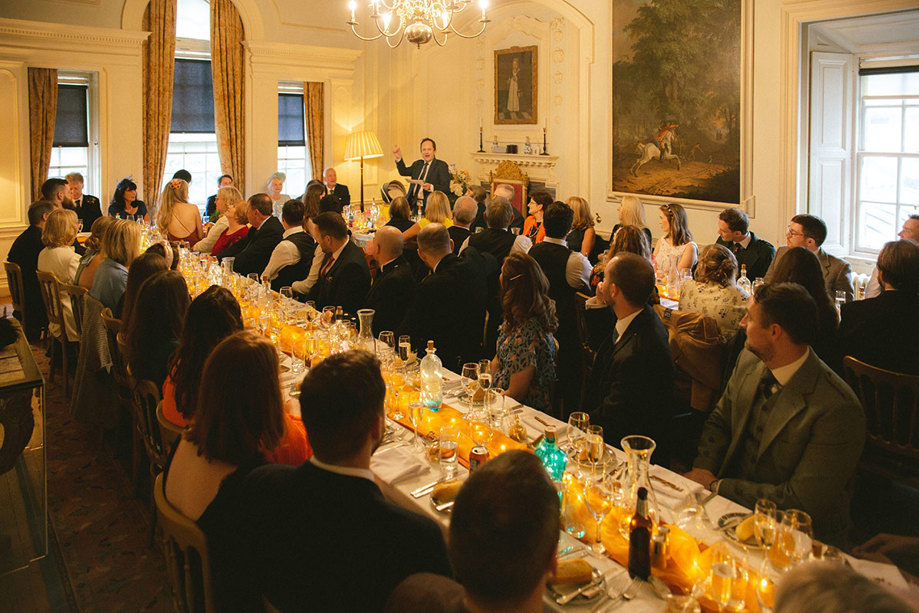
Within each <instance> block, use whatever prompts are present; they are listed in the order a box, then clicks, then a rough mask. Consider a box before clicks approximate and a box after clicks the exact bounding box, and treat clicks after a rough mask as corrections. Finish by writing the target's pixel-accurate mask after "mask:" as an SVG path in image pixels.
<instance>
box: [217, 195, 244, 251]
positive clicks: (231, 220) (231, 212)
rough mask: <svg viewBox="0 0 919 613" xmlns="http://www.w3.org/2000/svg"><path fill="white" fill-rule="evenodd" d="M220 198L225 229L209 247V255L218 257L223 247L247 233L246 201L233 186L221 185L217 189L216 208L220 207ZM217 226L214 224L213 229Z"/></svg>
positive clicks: (242, 237) (240, 238)
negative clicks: (212, 245) (222, 203)
mask: <svg viewBox="0 0 919 613" xmlns="http://www.w3.org/2000/svg"><path fill="white" fill-rule="evenodd" d="M221 200H223V201H224V205H223V206H224V211H223V215H222V216H221V217H220V218H221V219H226V229H225V230H224V231H223V232H222V233H221V234H220V236H218V237H217V242H215V243H214V247H213V248H212V249H211V255H213V256H214V257H220V254H221V253H222V252H223V250H224V249H226V248H227V247H229V246H230V245H232V244H233V243H235V242H236V241H239V240H242V239H244V238H246V236H248V235H249V226H248V225H247V224H248V223H249V218H248V216H247V214H246V209H247V207H248V203H247V202H246V200H245V199H244V198H243V196H242V194H241V193H239V190H238V189H236V188H235V187H221V188H220V189H219V190H217V208H218V210H219V209H220V206H221ZM216 227H217V226H214V228H212V229H211V231H212V232H213V230H214V229H215V228H216Z"/></svg>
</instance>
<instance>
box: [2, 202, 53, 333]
mask: <svg viewBox="0 0 919 613" xmlns="http://www.w3.org/2000/svg"><path fill="white" fill-rule="evenodd" d="M53 210H54V205H53V204H51V203H50V202H47V201H45V200H37V201H35V202H33V203H32V204H31V205H30V206H29V227H28V228H26V229H25V230H24V231H23V232H22V234H20V235H19V236H17V237H16V240H14V241H13V244H12V246H11V247H10V252H9V254H8V255H7V256H6V259H7V260H9V261H10V262H12V263H13V264H17V265H19V268H20V270H21V271H22V291H23V294H24V295H23V297H22V298H23V301H24V302H25V304H24V305H23V306H24V307H25V309H26V311H27V312H28V314H27V317H26V329H25V332H26V337H27V338H28V339H29V341H30V342H35V341H37V340H38V337H39V336H40V334H41V331H42V329H43V328H46V327H47V326H48V316H47V314H46V313H45V303H44V302H42V298H41V288H40V287H39V285H38V276H37V274H36V271H37V270H38V254H39V253H41V250H42V249H44V248H45V245H44V244H43V243H42V242H41V234H42V230H44V228H45V219H47V218H48V215H50V214H51V211H53ZM13 316H14V317H16V318H17V319H19V320H20V321H21V320H22V313H20V312H19V311H13Z"/></svg>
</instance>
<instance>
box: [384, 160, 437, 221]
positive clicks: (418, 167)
mask: <svg viewBox="0 0 919 613" xmlns="http://www.w3.org/2000/svg"><path fill="white" fill-rule="evenodd" d="M396 169H397V170H398V171H399V174H400V175H402V176H403V177H411V178H412V179H420V178H421V173H422V172H423V170H424V160H415V162H414V163H413V164H412V165H411V166H409V167H406V166H405V158H403V159H401V160H399V161H398V162H396ZM425 181H426V182H427V183H430V184H431V185H433V186H434V191H439V192H443V193H445V194H449V193H450V168H449V167H448V166H447V163H446V162H444V161H443V160H438V159H437V158H434V159H433V160H431V165H430V166H429V167H428V176H427V177H426V178H425ZM420 190H421V186H420V185H415V184H412V185H411V186H410V187H409V190H408V195H407V196H406V197H407V198H408V204H409V206H410V207H412V210H413V211H414V210H415V209H417V208H418V207H417V204H416V201H417V197H418V192H419V191H420ZM428 194H430V192H423V193H422V198H423V200H424V202H427V201H428Z"/></svg>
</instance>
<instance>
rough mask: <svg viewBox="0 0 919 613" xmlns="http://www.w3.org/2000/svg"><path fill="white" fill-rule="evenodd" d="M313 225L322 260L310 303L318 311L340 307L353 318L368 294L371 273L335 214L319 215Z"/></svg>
mask: <svg viewBox="0 0 919 613" xmlns="http://www.w3.org/2000/svg"><path fill="white" fill-rule="evenodd" d="M313 223H315V224H316V233H317V236H316V238H317V239H318V242H319V246H320V247H321V248H322V251H323V253H325V257H324V258H323V260H322V267H321V268H320V269H319V279H318V281H316V285H314V286H313V289H312V290H311V291H310V294H309V296H310V299H311V300H313V301H315V303H316V308H317V309H319V310H322V308H323V307H327V306H340V307H341V308H342V310H343V311H344V312H345V313H351V314H354V313H356V312H357V310H358V309H359V308H361V304H363V301H364V297H365V296H367V292H368V290H370V269H369V268H368V267H367V260H366V258H365V257H364V250H363V249H361V248H360V247H358V246H357V245H355V244H354V243H352V242H351V238H350V237H349V236H348V226H347V225H345V220H344V219H342V217H341V215H339V214H338V213H332V212H325V213H320V214H319V215H317V216H316V219H314V220H313Z"/></svg>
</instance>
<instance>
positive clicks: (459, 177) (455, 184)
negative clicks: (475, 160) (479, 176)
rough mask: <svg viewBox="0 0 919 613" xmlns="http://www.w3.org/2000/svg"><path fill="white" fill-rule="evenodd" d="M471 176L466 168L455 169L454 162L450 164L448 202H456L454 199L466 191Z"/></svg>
mask: <svg viewBox="0 0 919 613" xmlns="http://www.w3.org/2000/svg"><path fill="white" fill-rule="evenodd" d="M471 182H472V177H471V176H470V175H469V171H468V170H457V169H456V164H450V193H449V194H447V195H448V196H449V197H450V204H453V203H454V202H456V199H457V198H459V197H460V196H462V195H463V194H465V193H466V190H467V189H469V184H470V183H471Z"/></svg>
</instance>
